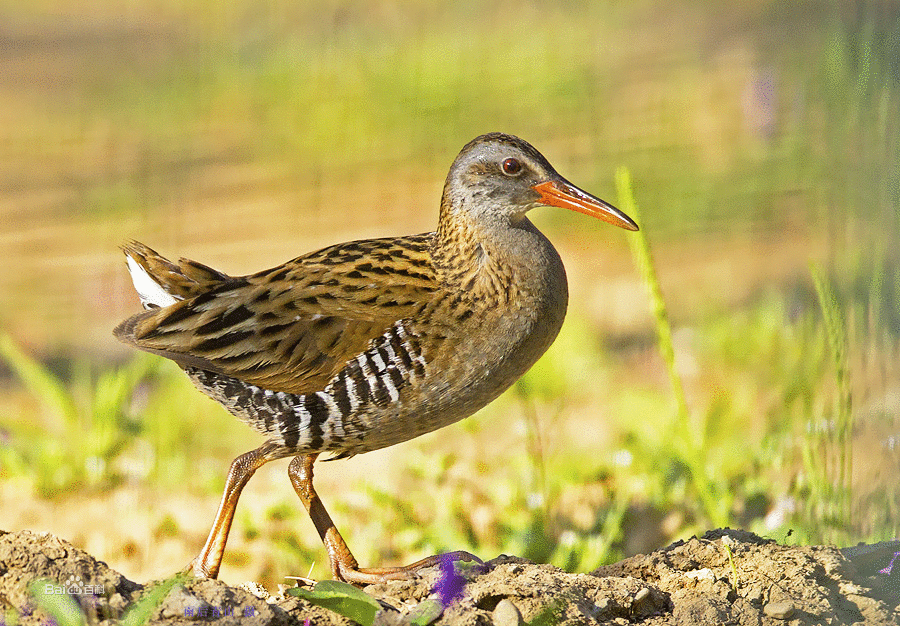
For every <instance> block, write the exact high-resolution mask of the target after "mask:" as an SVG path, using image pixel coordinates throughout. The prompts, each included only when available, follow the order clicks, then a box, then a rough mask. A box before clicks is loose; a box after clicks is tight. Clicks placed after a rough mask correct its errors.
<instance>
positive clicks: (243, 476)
mask: <svg viewBox="0 0 900 626" xmlns="http://www.w3.org/2000/svg"><path fill="white" fill-rule="evenodd" d="M274 452H275V450H274V449H273V446H271V445H270V444H268V443H266V444H263V445H262V446H260V447H259V448H257V449H256V450H251V451H250V452H247V453H246V454H242V455H241V456H239V457H238V458H236V459H235V460H234V461H232V463H231V468H230V469H229V470H228V480H226V481H225V491H224V492H223V493H222V502H221V503H220V504H219V511H218V512H217V513H216V519H215V521H214V522H213V525H212V529H211V530H210V531H209V537H208V538H207V539H206V544H205V545H204V546H203V549H202V550H201V551H200V554H198V555H197V558H195V559H194V560H193V561H191V564H190V565H189V566H188V569H189V571H190V572H191V573H193V575H194V576H197V577H198V578H215V577H217V576H218V575H219V566H220V565H221V564H222V555H223V554H224V553H225V544H226V542H227V541H228V531H229V530H231V522H232V520H233V519H234V509H235V507H236V506H237V503H238V499H239V498H240V497H241V491H242V490H243V489H244V486H245V485H246V484H247V481H249V480H250V477H251V476H253V474H254V472H256V470H258V469H259V468H260V467H262V466H263V465H265V464H266V463H268V462H269V461H272V460H274V459H277V458H279V457H280V456H283V455H277V454H273V453H274Z"/></svg>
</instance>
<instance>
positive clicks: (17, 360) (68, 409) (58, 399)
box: [0, 333, 78, 425]
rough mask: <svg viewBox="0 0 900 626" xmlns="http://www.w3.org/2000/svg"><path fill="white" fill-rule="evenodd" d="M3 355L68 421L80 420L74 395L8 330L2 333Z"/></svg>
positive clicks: (22, 377) (33, 389) (52, 408)
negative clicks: (8, 332)
mask: <svg viewBox="0 0 900 626" xmlns="http://www.w3.org/2000/svg"><path fill="white" fill-rule="evenodd" d="M0 358H2V359H3V360H4V361H6V363H7V364H8V365H9V367H10V368H11V369H12V370H13V371H14V372H15V373H16V375H18V377H19V378H21V379H22V382H23V383H24V384H25V386H26V387H27V388H28V389H29V390H30V391H31V392H32V393H33V394H34V395H35V396H37V397H38V398H40V399H41V401H42V402H43V403H44V404H45V405H46V406H47V407H49V408H50V409H51V410H53V411H54V412H56V413H57V414H58V415H59V417H60V418H61V419H62V420H63V422H64V423H65V424H67V425H74V424H77V423H78V408H77V406H76V403H75V400H74V398H73V397H72V394H71V393H70V392H69V391H68V390H67V389H66V388H65V386H64V385H63V384H62V383H61V382H60V381H59V379H58V378H57V377H56V376H54V375H53V373H52V372H51V371H50V370H49V369H47V368H46V367H44V366H43V365H42V364H41V363H39V362H38V361H36V360H35V359H34V358H32V357H31V356H29V355H28V354H26V353H25V352H24V351H23V350H22V349H21V348H19V346H18V345H16V343H15V342H14V341H13V339H12V337H10V336H9V335H7V334H6V333H0Z"/></svg>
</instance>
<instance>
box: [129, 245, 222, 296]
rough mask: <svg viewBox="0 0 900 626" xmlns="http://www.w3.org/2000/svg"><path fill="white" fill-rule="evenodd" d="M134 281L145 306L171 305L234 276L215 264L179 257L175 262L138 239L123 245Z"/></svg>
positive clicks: (132, 280)
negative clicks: (230, 275)
mask: <svg viewBox="0 0 900 626" xmlns="http://www.w3.org/2000/svg"><path fill="white" fill-rule="evenodd" d="M122 251H123V252H124V253H125V262H126V263H127V264H128V272H129V273H130V274H131V282H132V283H134V289H135V291H137V293H138V296H139V297H140V299H141V304H142V305H144V308H145V309H155V308H162V307H167V306H170V305H172V304H175V303H176V302H178V301H179V300H185V299H187V298H192V297H194V296H196V295H198V294H200V293H202V292H204V291H207V290H209V289H210V288H211V287H213V286H215V285H216V284H218V283H221V282H224V281H227V280H228V279H229V278H230V277H229V276H228V275H227V274H223V273H222V272H219V271H217V270H214V269H213V268H211V267H209V266H206V265H203V264H202V263H198V262H197V261H191V260H189V259H179V261H178V263H177V264H175V263H172V262H171V261H170V260H169V259H167V258H165V257H164V256H162V255H160V254H159V253H157V252H156V251H155V250H153V249H152V248H150V247H148V246H145V245H144V244H142V243H140V242H138V241H129V242H128V243H126V244H125V245H123V246H122Z"/></svg>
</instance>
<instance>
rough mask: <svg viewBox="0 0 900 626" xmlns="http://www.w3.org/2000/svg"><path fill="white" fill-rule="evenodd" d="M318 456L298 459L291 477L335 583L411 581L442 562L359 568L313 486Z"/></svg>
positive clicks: (463, 557) (461, 555)
mask: <svg viewBox="0 0 900 626" xmlns="http://www.w3.org/2000/svg"><path fill="white" fill-rule="evenodd" d="M318 456H319V455H318V454H306V455H300V456H297V457H294V460H293V461H291V464H290V466H288V476H290V479H291V484H292V485H293V486H294V491H296V492H297V495H298V496H300V500H301V501H302V502H303V506H305V507H306V510H307V511H308V512H309V517H310V518H311V519H312V521H313V524H315V526H316V530H317V531H319V537H321V538H322V543H324V544H325V549H326V550H327V551H328V559H329V560H330V562H331V574H332V576H333V577H334V578H335V580H343V581H345V582H348V583H354V584H360V585H368V584H372V583H379V582H383V581H386V580H402V579H404V578H411V577H412V576H414V575H415V573H416V572H417V571H419V570H420V569H424V568H426V567H433V566H435V565H437V564H438V563H439V562H440V560H441V558H442V556H441V555H435V556H430V557H428V558H425V559H422V560H421V561H416V562H415V563H413V564H411V565H407V566H405V567H378V568H365V569H363V568H361V567H359V563H358V562H357V561H356V559H355V558H354V557H353V553H351V552H350V548H348V547H347V543H346V542H345V541H344V538H343V537H341V533H340V532H338V529H337V527H336V526H335V525H334V522H333V521H331V516H330V515H328V511H326V510H325V506H324V505H323V504H322V500H320V499H319V494H317V493H316V490H315V488H314V487H313V463H315V461H316V457H318ZM447 557H449V558H450V559H452V560H454V561H476V562H478V563H481V560H480V559H479V558H478V557H476V556H475V555H473V554H469V553H468V552H451V553H449V554H447V555H443V558H447Z"/></svg>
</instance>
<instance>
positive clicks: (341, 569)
mask: <svg viewBox="0 0 900 626" xmlns="http://www.w3.org/2000/svg"><path fill="white" fill-rule="evenodd" d="M445 559H449V560H450V561H465V562H467V563H471V562H475V563H478V564H479V565H484V562H483V561H482V560H481V559H479V558H478V557H477V556H475V555H474V554H471V553H469V552H465V551H462V550H461V551H457V552H448V553H447V554H436V555H434V556H429V557H427V558H424V559H422V560H421V561H416V562H415V563H411V564H409V565H405V566H403V567H372V568H361V567H355V563H354V564H353V565H351V563H348V562H342V561H340V560H339V561H338V562H336V563H332V564H331V570H332V572H334V573H335V578H337V579H339V580H343V581H344V582H348V583H352V584H354V585H372V584H376V583H382V582H386V581H389V580H408V579H410V578H415V577H416V576H418V574H419V571H420V570H423V569H427V568H429V567H436V566H437V565H440V563H441V562H442V561H444V560H445Z"/></svg>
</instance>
